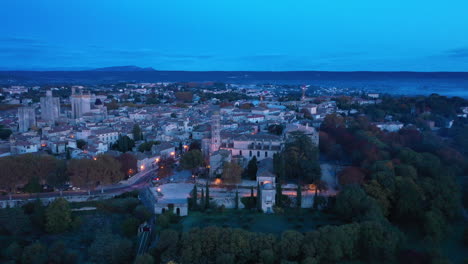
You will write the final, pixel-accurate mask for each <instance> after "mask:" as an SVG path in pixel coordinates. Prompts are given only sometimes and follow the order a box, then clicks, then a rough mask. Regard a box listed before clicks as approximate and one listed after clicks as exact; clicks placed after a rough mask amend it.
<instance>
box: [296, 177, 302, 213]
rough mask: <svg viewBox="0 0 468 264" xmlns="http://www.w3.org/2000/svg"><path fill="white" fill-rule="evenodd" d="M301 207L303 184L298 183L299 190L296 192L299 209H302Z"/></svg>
mask: <svg viewBox="0 0 468 264" xmlns="http://www.w3.org/2000/svg"><path fill="white" fill-rule="evenodd" d="M301 205H302V188H301V184H300V183H298V184H297V190H296V206H297V208H299V209H300V208H301Z"/></svg>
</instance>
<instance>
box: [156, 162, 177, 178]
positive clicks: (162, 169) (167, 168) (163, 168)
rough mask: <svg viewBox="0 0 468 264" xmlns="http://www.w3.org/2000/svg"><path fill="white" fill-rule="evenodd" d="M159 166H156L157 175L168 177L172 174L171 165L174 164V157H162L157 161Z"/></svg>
mask: <svg viewBox="0 0 468 264" xmlns="http://www.w3.org/2000/svg"><path fill="white" fill-rule="evenodd" d="M158 165H159V168H158V176H159V177H160V178H164V177H168V176H171V175H172V166H173V165H174V159H173V158H171V157H169V158H163V159H161V160H160V161H159V163H158Z"/></svg>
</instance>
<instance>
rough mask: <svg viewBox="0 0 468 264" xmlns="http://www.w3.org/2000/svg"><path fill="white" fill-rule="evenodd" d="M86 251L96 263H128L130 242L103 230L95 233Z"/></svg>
mask: <svg viewBox="0 0 468 264" xmlns="http://www.w3.org/2000/svg"><path fill="white" fill-rule="evenodd" d="M88 252H89V256H90V258H91V260H93V261H95V262H97V263H111V264H114V263H130V262H131V258H132V253H131V252H132V242H131V241H130V240H128V239H125V238H122V237H120V236H118V235H114V234H111V233H110V232H109V231H108V230H105V231H101V232H100V233H98V234H97V235H96V239H94V241H93V243H92V244H91V246H90V247H89V249H88Z"/></svg>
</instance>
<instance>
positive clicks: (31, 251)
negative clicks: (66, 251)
mask: <svg viewBox="0 0 468 264" xmlns="http://www.w3.org/2000/svg"><path fill="white" fill-rule="evenodd" d="M46 262H47V248H46V247H45V246H44V245H42V244H41V243H40V242H35V243H33V244H31V245H29V246H27V247H25V248H24V250H23V255H22V256H21V263H25V264H42V263H46Z"/></svg>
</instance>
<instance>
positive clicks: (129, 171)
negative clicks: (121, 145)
mask: <svg viewBox="0 0 468 264" xmlns="http://www.w3.org/2000/svg"><path fill="white" fill-rule="evenodd" d="M117 160H118V161H119V163H120V171H121V172H122V173H124V174H125V176H127V177H129V176H131V175H133V174H134V173H136V172H137V170H138V168H137V159H136V158H135V156H133V155H132V154H130V153H123V154H122V155H120V156H118V157H117Z"/></svg>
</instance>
